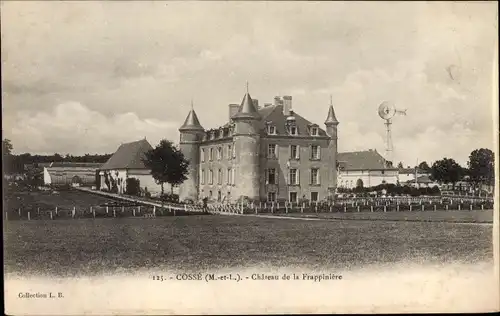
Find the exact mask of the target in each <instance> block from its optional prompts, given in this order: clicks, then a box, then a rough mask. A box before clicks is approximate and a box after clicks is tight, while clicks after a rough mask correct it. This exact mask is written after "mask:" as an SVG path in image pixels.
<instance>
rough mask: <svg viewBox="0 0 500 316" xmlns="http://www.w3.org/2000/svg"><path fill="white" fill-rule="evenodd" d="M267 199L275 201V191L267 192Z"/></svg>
mask: <svg viewBox="0 0 500 316" xmlns="http://www.w3.org/2000/svg"><path fill="white" fill-rule="evenodd" d="M267 200H268V201H269V202H274V201H276V192H267Z"/></svg>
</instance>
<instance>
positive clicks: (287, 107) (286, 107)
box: [283, 95, 292, 116]
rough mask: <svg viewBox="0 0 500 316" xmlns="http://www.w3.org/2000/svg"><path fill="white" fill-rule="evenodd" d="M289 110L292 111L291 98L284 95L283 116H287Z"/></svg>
mask: <svg viewBox="0 0 500 316" xmlns="http://www.w3.org/2000/svg"><path fill="white" fill-rule="evenodd" d="M291 110H292V97H291V96H289V95H285V96H283V114H284V115H285V116H289V115H290V111H291Z"/></svg>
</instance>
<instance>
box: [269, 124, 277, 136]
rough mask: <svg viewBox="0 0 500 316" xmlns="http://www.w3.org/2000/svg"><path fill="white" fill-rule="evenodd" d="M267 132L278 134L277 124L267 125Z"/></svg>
mask: <svg viewBox="0 0 500 316" xmlns="http://www.w3.org/2000/svg"><path fill="white" fill-rule="evenodd" d="M267 134H269V135H276V126H274V125H269V126H268V127H267Z"/></svg>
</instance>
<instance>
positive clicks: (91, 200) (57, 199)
mask: <svg viewBox="0 0 500 316" xmlns="http://www.w3.org/2000/svg"><path fill="white" fill-rule="evenodd" d="M16 197H17V198H13V199H12V200H11V201H9V203H7V205H6V207H7V209H9V210H16V209H18V208H22V209H36V208H37V207H39V208H40V209H41V210H53V209H55V208H56V207H58V208H59V209H72V208H73V207H76V208H77V209H78V208H84V209H88V208H89V207H90V206H98V205H102V204H105V203H110V202H113V201H115V200H113V199H110V198H107V197H104V196H100V195H96V194H89V193H86V192H81V191H77V190H68V191H61V192H58V193H57V194H53V193H51V192H50V191H35V192H20V193H18V194H17V195H16Z"/></svg>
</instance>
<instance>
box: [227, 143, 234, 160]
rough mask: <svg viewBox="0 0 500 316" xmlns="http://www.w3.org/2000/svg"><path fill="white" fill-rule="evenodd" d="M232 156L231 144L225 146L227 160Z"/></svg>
mask: <svg viewBox="0 0 500 316" xmlns="http://www.w3.org/2000/svg"><path fill="white" fill-rule="evenodd" d="M232 156H233V149H232V146H231V144H229V145H227V159H231V157H232Z"/></svg>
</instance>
